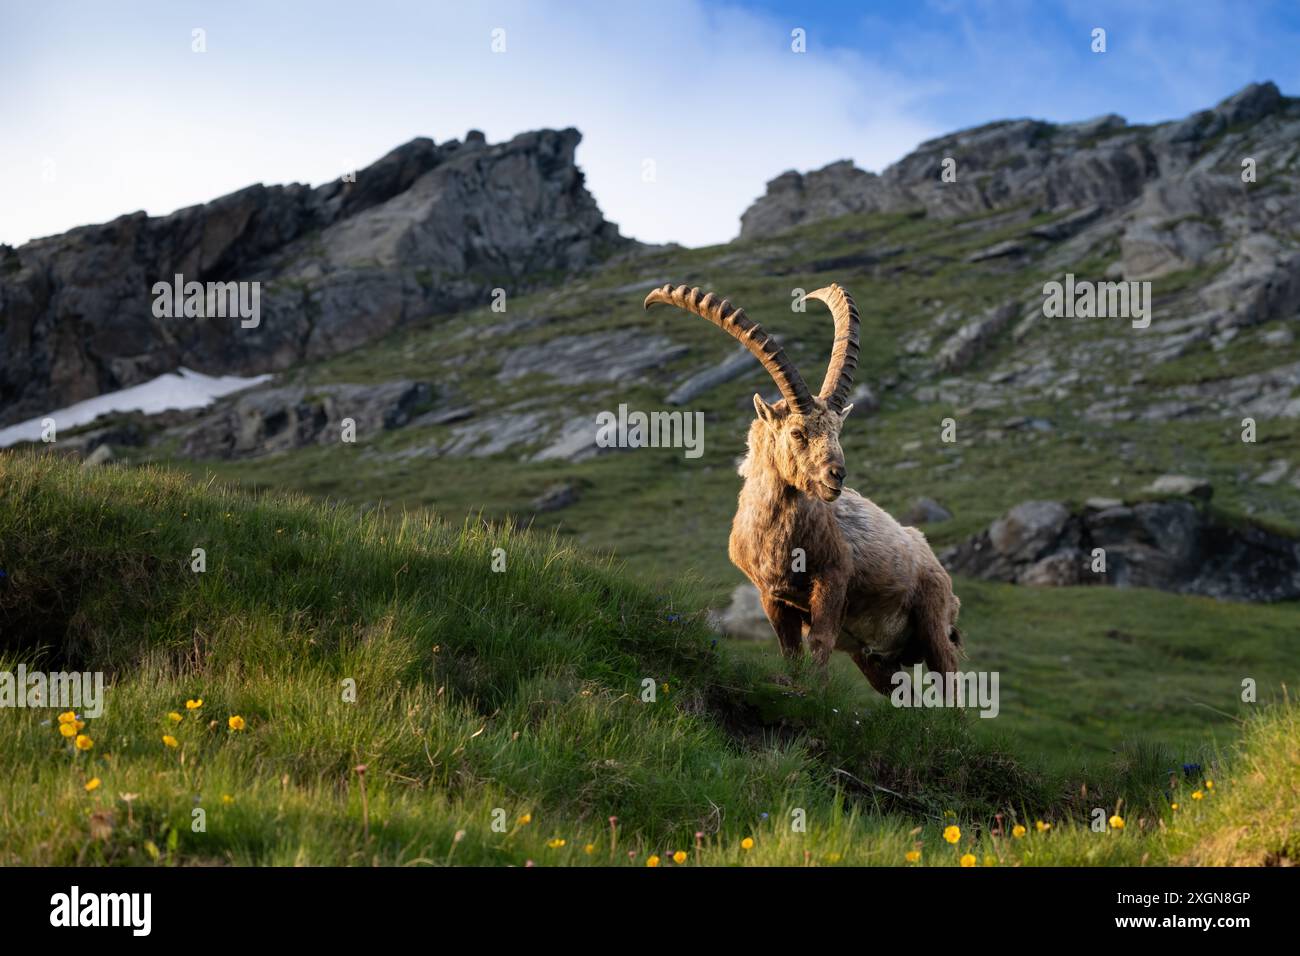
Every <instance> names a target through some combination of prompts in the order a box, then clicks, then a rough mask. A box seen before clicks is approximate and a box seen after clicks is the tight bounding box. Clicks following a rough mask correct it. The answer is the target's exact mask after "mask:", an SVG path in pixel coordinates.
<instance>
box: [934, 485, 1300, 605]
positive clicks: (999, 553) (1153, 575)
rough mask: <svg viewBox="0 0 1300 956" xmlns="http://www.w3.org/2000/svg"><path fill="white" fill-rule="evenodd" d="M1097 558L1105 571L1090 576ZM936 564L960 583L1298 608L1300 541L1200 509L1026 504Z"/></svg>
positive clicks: (1196, 505) (1175, 504)
mask: <svg viewBox="0 0 1300 956" xmlns="http://www.w3.org/2000/svg"><path fill="white" fill-rule="evenodd" d="M1103 505H1104V507H1103ZM1098 556H1100V557H1104V561H1105V570H1104V571H1102V570H1095V569H1094V562H1095V560H1096V558H1097V557H1098ZM940 558H941V560H942V561H943V563H944V565H945V566H946V567H947V568H948V569H949V570H950V571H951V572H953V573H955V574H965V575H969V576H972V577H978V578H984V579H986V580H992V581H1006V582H1014V583H1016V584H1031V585H1041V586H1051V587H1064V586H1070V585H1102V586H1111V587H1146V588H1157V589H1159V590H1163V591H1173V592H1176V593H1180V594H1200V595H1205V596H1207V597H1214V598H1221V599H1228V600H1237V601H1286V600H1294V599H1296V598H1300V540H1297V539H1295V538H1292V537H1289V536H1287V535H1283V534H1280V533H1278V532H1276V531H1272V530H1270V529H1268V528H1265V527H1263V526H1261V525H1257V524H1254V523H1253V522H1250V521H1248V520H1245V519H1239V518H1227V517H1224V516H1220V515H1218V514H1217V513H1215V512H1214V511H1213V510H1211V509H1210V508H1208V507H1207V506H1206V504H1205V503H1204V500H1203V499H1200V500H1187V499H1171V500H1167V501H1142V502H1137V503H1134V504H1123V503H1119V504H1111V502H1110V500H1094V501H1092V502H1091V503H1090V505H1089V506H1088V507H1085V508H1084V509H1082V510H1081V511H1079V512H1078V513H1070V512H1069V511H1068V510H1066V509H1065V508H1064V506H1063V505H1060V504H1059V503H1058V502H1041V501H1035V502H1024V503H1022V504H1020V505H1017V506H1016V507H1015V508H1012V509H1011V511H1009V512H1008V513H1007V514H1006V515H1005V516H1003V517H1002V518H999V519H998V520H997V521H995V522H993V524H992V525H990V527H989V528H988V530H986V531H982V532H980V533H979V534H976V535H974V536H972V537H971V538H969V539H967V540H966V541H965V542H963V543H962V544H960V545H957V546H956V547H953V548H949V549H947V550H946V551H944V553H943V554H942V555H941V556H940Z"/></svg>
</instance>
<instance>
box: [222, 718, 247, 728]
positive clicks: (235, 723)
mask: <svg viewBox="0 0 1300 956" xmlns="http://www.w3.org/2000/svg"><path fill="white" fill-rule="evenodd" d="M226 725H227V726H228V727H229V728H230V729H231V730H243V729H244V727H245V726H246V725H245V724H244V718H243V717H240V716H239V715H238V714H235V715H234V716H233V717H231V718H230V719H229V720H227V721H226Z"/></svg>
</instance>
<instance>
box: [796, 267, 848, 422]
mask: <svg viewBox="0 0 1300 956" xmlns="http://www.w3.org/2000/svg"><path fill="white" fill-rule="evenodd" d="M804 298H805V299H816V300H817V301H819V302H824V303H826V305H827V306H828V307H829V308H830V310H831V315H832V316H834V318H835V345H834V347H833V348H832V349H831V361H830V364H829V365H827V366H826V378H825V379H823V380H822V390H821V394H820V395H819V396H818V397H819V398H822V399H823V400H825V402H826V404H827V405H829V406H830V407H831V408H833V409H835V410H836V411H837V412H842V411H844V406H845V405H846V404H847V403H848V400H849V389H850V388H852V387H853V373H854V372H855V371H856V370H857V367H858V307H857V306H856V305H854V303H853V296H851V295H849V294H848V293H847V292H845V291H844V290H843V289H842V288H841V287H840V286H838V285H837V284H836V283H834V282H832V283H831V284H830V285H828V286H826V287H825V288H824V289H818V290H817V291H816V292H809V293H808V294H807V295H806V296H804Z"/></svg>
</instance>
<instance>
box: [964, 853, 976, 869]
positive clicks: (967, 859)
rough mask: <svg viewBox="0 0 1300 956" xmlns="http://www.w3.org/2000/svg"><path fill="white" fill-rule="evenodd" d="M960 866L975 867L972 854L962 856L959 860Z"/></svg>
mask: <svg viewBox="0 0 1300 956" xmlns="http://www.w3.org/2000/svg"><path fill="white" fill-rule="evenodd" d="M961 865H962V866H974V865H975V854H974V853H967V854H966V855H965V856H963V857H962V858H961Z"/></svg>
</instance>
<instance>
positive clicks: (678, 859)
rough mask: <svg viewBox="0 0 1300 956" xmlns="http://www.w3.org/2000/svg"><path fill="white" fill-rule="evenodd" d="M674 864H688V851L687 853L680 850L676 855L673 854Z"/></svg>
mask: <svg viewBox="0 0 1300 956" xmlns="http://www.w3.org/2000/svg"><path fill="white" fill-rule="evenodd" d="M673 862H674V863H678V864H680V863H685V862H686V851H685V850H678V851H677V852H676V853H674V854H673Z"/></svg>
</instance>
